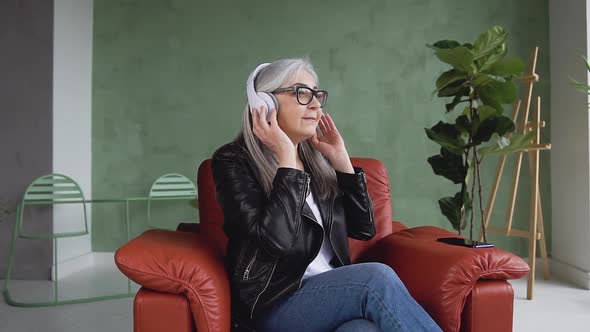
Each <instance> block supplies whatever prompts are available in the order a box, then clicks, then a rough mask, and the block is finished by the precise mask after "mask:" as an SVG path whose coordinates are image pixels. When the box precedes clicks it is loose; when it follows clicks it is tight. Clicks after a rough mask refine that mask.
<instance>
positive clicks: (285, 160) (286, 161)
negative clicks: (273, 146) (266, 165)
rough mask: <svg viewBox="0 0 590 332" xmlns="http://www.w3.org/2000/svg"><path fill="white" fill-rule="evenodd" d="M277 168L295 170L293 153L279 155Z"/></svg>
mask: <svg viewBox="0 0 590 332" xmlns="http://www.w3.org/2000/svg"><path fill="white" fill-rule="evenodd" d="M278 159H279V167H288V168H297V158H295V153H281V154H280V155H278Z"/></svg>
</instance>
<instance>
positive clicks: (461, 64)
mask: <svg viewBox="0 0 590 332" xmlns="http://www.w3.org/2000/svg"><path fill="white" fill-rule="evenodd" d="M435 54H436V56H437V57H438V58H439V59H440V60H441V61H442V62H445V63H448V64H450V65H451V66H453V67H454V68H455V69H458V70H460V71H464V72H467V73H470V74H473V72H474V71H475V66H474V64H473V53H471V51H470V50H469V49H468V48H467V47H465V46H458V47H455V48H439V49H437V50H436V52H435Z"/></svg>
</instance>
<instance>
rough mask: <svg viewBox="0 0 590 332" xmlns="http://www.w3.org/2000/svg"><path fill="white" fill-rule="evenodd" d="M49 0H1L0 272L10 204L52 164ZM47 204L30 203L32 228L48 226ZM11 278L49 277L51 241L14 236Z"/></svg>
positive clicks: (5, 257) (13, 205) (49, 228)
mask: <svg viewBox="0 0 590 332" xmlns="http://www.w3.org/2000/svg"><path fill="white" fill-rule="evenodd" d="M52 67H53V0H1V1H0V184H1V185H0V204H2V205H4V207H5V208H7V209H8V210H10V211H12V213H10V214H8V215H7V214H5V213H2V212H0V217H1V218H2V220H3V221H2V222H0V278H4V275H5V273H6V269H7V264H8V248H9V245H10V238H11V236H12V231H13V226H14V220H15V218H14V210H15V208H16V205H17V204H18V202H19V201H20V199H21V197H22V193H23V191H24V189H25V187H26V185H27V184H28V183H30V182H31V181H32V180H33V179H34V178H35V177H37V176H39V175H42V174H45V173H50V172H51V170H52V157H51V156H52V115H51V114H52V112H51V109H52ZM51 219H52V211H51V209H50V208H36V209H29V210H28V211H26V213H25V222H27V221H29V222H30V221H34V224H32V223H29V225H30V226H31V227H27V228H26V229H27V230H28V231H31V232H39V233H40V232H44V233H50V232H51V231H52V220H51ZM16 249H17V253H18V256H17V258H18V259H19V261H20V262H21V263H20V264H18V265H16V266H15V270H14V273H13V277H14V278H21V279H25V278H26V279H48V278H49V276H50V275H49V274H50V267H51V261H52V258H51V254H52V249H53V247H52V243H51V241H46V240H20V241H18V242H17V246H16Z"/></svg>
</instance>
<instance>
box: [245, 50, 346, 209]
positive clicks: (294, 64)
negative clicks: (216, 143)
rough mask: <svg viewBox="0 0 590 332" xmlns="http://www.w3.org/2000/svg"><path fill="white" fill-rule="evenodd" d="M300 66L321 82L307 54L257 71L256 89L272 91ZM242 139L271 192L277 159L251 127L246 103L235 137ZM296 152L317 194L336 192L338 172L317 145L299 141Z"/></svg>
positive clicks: (266, 187) (293, 74)
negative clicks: (314, 185)
mask: <svg viewBox="0 0 590 332" xmlns="http://www.w3.org/2000/svg"><path fill="white" fill-rule="evenodd" d="M301 70H305V71H306V72H308V73H309V74H310V75H312V76H313V78H314V79H315V81H316V82H317V83H318V84H319V82H318V75H317V73H316V72H315V70H314V68H313V65H312V64H311V62H310V61H309V60H308V59H306V58H295V59H282V60H277V61H275V62H272V63H271V64H270V65H268V66H267V67H265V68H263V69H262V70H261V71H260V72H259V73H258V75H257V77H256V81H255V82H254V83H255V89H256V91H260V92H271V91H274V90H276V89H277V88H279V87H281V85H283V84H284V83H285V82H287V81H289V80H291V79H292V78H293V77H295V75H297V74H298V73H299V72H300V71H301ZM241 140H243V141H244V143H245V144H246V149H247V150H248V153H249V154H250V157H251V158H252V160H253V162H254V164H255V165H256V169H257V170H258V178H259V181H260V182H261V185H262V188H263V189H264V191H265V192H266V193H267V195H268V194H270V191H271V189H272V181H273V178H274V176H275V174H276V172H277V169H278V161H277V159H276V158H275V156H274V154H273V152H272V151H271V150H270V149H269V148H268V147H267V146H266V145H265V144H264V143H262V141H260V139H259V138H258V137H256V135H254V132H253V130H252V115H251V114H250V109H249V107H248V105H247V104H246V107H244V112H243V116H242V131H241V132H240V133H239V134H238V137H236V141H241ZM297 153H298V154H299V157H300V158H301V161H303V163H304V165H306V166H307V167H308V169H309V172H310V173H311V175H312V177H313V179H314V181H315V182H316V183H317V186H318V188H319V192H318V193H316V195H318V196H319V198H320V199H327V198H328V197H330V196H331V195H335V194H336V193H337V188H338V186H337V183H336V173H335V171H334V168H333V167H332V165H330V163H329V162H328V160H326V158H324V156H323V155H322V154H321V153H320V152H319V151H318V150H316V149H315V147H314V146H313V145H312V144H311V142H310V140H309V139H307V140H305V141H303V142H301V143H299V145H298V148H297Z"/></svg>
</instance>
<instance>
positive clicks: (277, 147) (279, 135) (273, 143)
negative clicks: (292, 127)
mask: <svg viewBox="0 0 590 332" xmlns="http://www.w3.org/2000/svg"><path fill="white" fill-rule="evenodd" d="M252 111H253V112H252V127H253V131H254V135H256V137H258V138H259V139H260V140H261V141H262V143H263V144H264V145H266V146H267V147H268V148H269V149H270V150H271V151H272V152H274V153H275V154H276V156H277V158H278V160H279V167H291V168H296V165H297V164H296V158H295V155H296V151H295V145H294V144H293V142H292V141H291V139H290V138H289V136H287V134H285V132H284V131H283V130H282V129H281V127H279V123H278V121H277V112H276V110H274V109H272V110H270V112H271V115H270V123H268V122H266V107H264V106H262V107H261V108H260V109H256V108H254V109H253V110H252Z"/></svg>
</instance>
